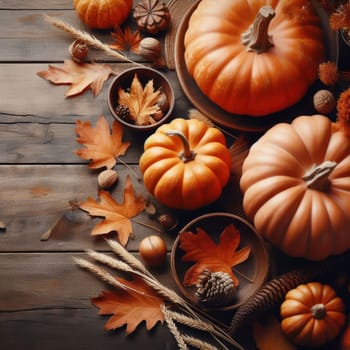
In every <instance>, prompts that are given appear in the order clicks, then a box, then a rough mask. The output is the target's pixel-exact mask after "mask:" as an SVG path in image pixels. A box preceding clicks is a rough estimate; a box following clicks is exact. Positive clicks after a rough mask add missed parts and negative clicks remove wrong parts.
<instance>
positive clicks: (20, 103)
mask: <svg viewBox="0 0 350 350" xmlns="http://www.w3.org/2000/svg"><path fill="white" fill-rule="evenodd" d="M56 65H58V66H60V65H62V63H57V64H56ZM111 67H112V69H113V71H114V72H115V73H116V74H118V73H120V72H122V71H123V70H125V69H128V68H130V67H132V65H130V64H127V63H126V64H111ZM47 69H48V65H47V64H20V65H15V64H0V77H1V79H0V96H1V103H0V123H14V122H35V123H55V122H58V123H67V122H69V123H75V121H76V120H77V119H80V120H91V121H94V120H97V118H98V117H99V116H100V115H105V116H106V117H108V116H111V114H110V112H109V109H108V106H107V93H108V87H109V85H110V84H111V82H112V80H113V76H111V77H110V78H109V79H108V80H107V81H106V82H105V84H104V87H103V90H102V91H101V93H100V95H99V96H97V97H94V96H93V94H92V92H91V91H90V90H89V91H86V92H84V93H83V94H81V95H79V96H75V97H71V98H66V97H65V96H64V93H65V91H66V90H67V89H68V86H67V85H54V84H52V83H50V82H48V81H46V80H45V79H42V78H40V77H39V76H37V72H39V71H42V70H47ZM165 74H166V76H167V77H168V78H169V80H170V81H171V83H172V86H173V88H174V90H175V98H176V101H175V109H174V111H173V116H175V117H177V116H186V115H187V113H188V110H189V109H190V108H191V105H190V103H189V101H188V100H187V98H186V97H185V96H184V94H183V93H182V90H181V87H180V85H179V82H178V79H177V76H176V73H175V72H174V71H168V72H165Z"/></svg>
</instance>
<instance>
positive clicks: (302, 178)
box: [240, 115, 350, 260]
mask: <svg viewBox="0 0 350 350" xmlns="http://www.w3.org/2000/svg"><path fill="white" fill-rule="evenodd" d="M240 186H241V189H242V192H243V207H244V210H245V212H246V214H247V215H248V217H249V218H251V219H252V220H253V221H254V225H255V227H256V230H257V232H259V233H260V234H261V235H263V236H264V237H265V238H266V239H267V240H268V241H270V242H271V243H272V244H274V245H275V246H278V247H279V248H280V249H282V250H283V251H284V252H285V253H286V254H288V255H290V256H294V257H304V258H307V259H311V260H321V259H324V258H326V257H327V256H329V255H333V254H341V253H343V252H345V251H347V250H348V249H349V248H350V234H349V227H350V139H349V138H348V137H346V135H345V133H343V132H342V131H340V130H338V128H337V127H336V124H335V123H332V122H331V120H330V119H328V118H327V117H325V116H321V115H314V116H299V117H297V118H296V119H294V121H293V122H292V123H291V124H287V123H279V124H277V125H275V126H274V127H272V128H271V129H270V130H268V131H267V132H266V133H265V134H264V135H263V136H262V137H261V138H260V139H259V140H258V141H257V142H256V143H255V144H253V145H252V147H251V148H250V151H249V153H248V156H247V157H246V159H245V160H244V163H243V167H242V176H241V180H240Z"/></svg>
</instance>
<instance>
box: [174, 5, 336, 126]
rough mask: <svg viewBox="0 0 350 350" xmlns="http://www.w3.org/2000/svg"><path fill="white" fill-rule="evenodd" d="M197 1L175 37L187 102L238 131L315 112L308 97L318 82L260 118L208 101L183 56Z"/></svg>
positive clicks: (182, 84) (313, 91)
mask: <svg viewBox="0 0 350 350" xmlns="http://www.w3.org/2000/svg"><path fill="white" fill-rule="evenodd" d="M198 3H199V1H198V0H197V1H196V2H194V3H193V5H192V6H191V7H190V8H189V9H188V10H187V12H186V14H185V15H184V17H183V19H182V21H181V22H180V24H179V27H178V30H177V33H176V37H175V50H174V51H175V53H174V55H175V69H176V73H177V76H178V79H179V82H180V85H181V88H182V90H183V92H184V93H185V95H186V96H187V98H188V99H189V100H190V102H191V103H192V104H193V105H194V106H195V107H196V108H197V109H198V110H199V111H200V112H201V113H203V114H204V115H205V116H206V117H208V118H209V119H211V120H212V121H213V122H214V123H217V124H219V125H221V126H223V127H227V128H232V129H237V130H241V131H265V130H267V129H269V128H270V127H271V126H273V125H274V124H276V123H278V122H290V121H292V120H293V119H294V118H295V117H296V116H298V115H301V114H313V113H315V109H314V108H313V105H312V97H313V94H314V93H315V92H316V91H317V90H318V89H319V88H320V86H317V85H319V84H318V83H315V84H314V86H312V87H311V88H310V89H309V91H308V92H307V93H306V95H305V96H304V97H303V98H302V99H301V100H300V101H299V102H298V103H297V104H295V105H293V106H291V107H290V108H287V109H285V110H283V111H280V112H278V113H273V114H269V115H267V116H263V117H251V116H247V115H237V114H232V113H228V112H226V111H224V110H223V109H221V108H220V107H219V106H217V105H216V104H215V103H213V102H212V101H211V100H209V99H208V98H207V97H206V96H205V95H204V94H203V93H202V92H201V90H200V89H199V87H198V86H197V84H196V83H195V81H194V80H193V78H192V77H191V76H190V75H189V73H188V71H187V68H186V64H185V59H184V50H185V49H184V36H185V33H186V30H187V27H188V21H189V19H190V17H191V15H192V12H193V11H194V10H195V9H196V7H197V6H198ZM323 22H324V24H325V23H328V22H327V21H323ZM328 32H329V29H328V28H327V33H328ZM328 39H329V38H328V37H327V38H326V41H327V43H326V46H327V51H330V49H332V50H334V49H333V48H330V46H331V45H330V44H329V43H328V41H329V40H328ZM331 56H332V54H331Z"/></svg>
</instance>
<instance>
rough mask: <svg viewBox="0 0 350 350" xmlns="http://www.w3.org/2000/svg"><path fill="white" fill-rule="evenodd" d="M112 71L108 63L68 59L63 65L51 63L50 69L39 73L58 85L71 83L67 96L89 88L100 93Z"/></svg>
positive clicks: (94, 92)
mask: <svg viewBox="0 0 350 350" xmlns="http://www.w3.org/2000/svg"><path fill="white" fill-rule="evenodd" d="M112 73H113V71H112V68H111V67H110V66H109V65H108V64H102V63H95V62H93V63H77V62H74V61H72V60H66V61H64V64H63V66H62V67H57V66H53V65H49V68H48V70H44V71H40V72H38V73H37V75H38V76H39V77H41V78H44V79H46V80H48V81H50V82H51V83H53V84H56V85H62V84H67V85H71V87H70V88H69V89H68V90H67V91H66V93H65V96H67V97H71V96H75V95H78V94H80V93H82V92H84V91H85V90H87V89H91V90H92V92H93V94H94V96H97V95H99V94H100V92H101V90H102V88H103V84H104V82H105V81H106V80H107V79H108V78H109V76H110V75H111V74H112Z"/></svg>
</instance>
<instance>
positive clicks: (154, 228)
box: [130, 218, 162, 232]
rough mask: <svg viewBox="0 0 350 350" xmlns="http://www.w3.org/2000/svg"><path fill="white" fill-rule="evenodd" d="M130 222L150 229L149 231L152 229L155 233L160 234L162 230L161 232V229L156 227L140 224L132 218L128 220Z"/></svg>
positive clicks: (140, 222)
mask: <svg viewBox="0 0 350 350" xmlns="http://www.w3.org/2000/svg"><path fill="white" fill-rule="evenodd" d="M130 221H132V222H135V223H136V224H139V225H142V226H145V227H148V228H151V229H152V230H154V231H157V232H162V230H161V229H159V228H158V227H155V226H152V225H149V224H146V223H144V222H142V221H138V220H135V219H133V218H131V219H130Z"/></svg>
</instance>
